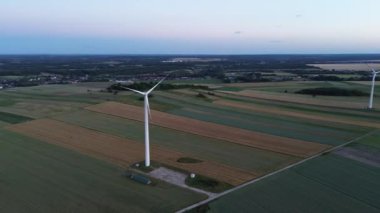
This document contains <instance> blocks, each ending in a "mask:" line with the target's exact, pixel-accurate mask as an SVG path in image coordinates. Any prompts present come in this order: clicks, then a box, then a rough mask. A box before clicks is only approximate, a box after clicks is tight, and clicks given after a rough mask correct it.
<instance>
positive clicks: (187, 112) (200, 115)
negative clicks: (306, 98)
mask: <svg viewBox="0 0 380 213" xmlns="http://www.w3.org/2000/svg"><path fill="white" fill-rule="evenodd" d="M217 97H218V98H219V99H220V100H223V101H226V100H231V99H232V100H233V101H239V102H242V103H254V104H256V105H259V106H261V107H265V108H273V107H277V108H278V110H279V111H281V110H288V109H289V108H291V109H292V110H293V108H295V106H296V107H298V108H299V107H301V106H300V105H299V104H298V105H295V106H292V105H289V104H284V103H277V102H273V101H263V100H253V99H248V98H241V97H238V98H237V97H235V96H231V95H229V96H228V97H226V96H220V95H219V94H218V95H217ZM155 98H157V99H158V98H159V100H160V101H161V102H166V101H167V102H169V103H170V104H172V105H179V106H182V107H181V108H179V107H177V108H175V109H171V110H169V111H167V112H168V113H170V114H175V115H180V116H185V117H189V118H195V119H198V120H203V121H207V122H212V123H218V124H222V125H226V126H232V127H236V128H240V129H247V130H251V131H259V132H263V133H266V134H271V135H277V136H282V137H288V138H295V139H298V140H305V141H311V142H317V143H322V144H330V145H337V144H341V143H343V142H344V141H347V140H350V139H352V138H355V137H357V136H359V135H361V134H364V133H366V132H367V131H369V128H366V127H359V128H358V127H357V126H353V125H337V124H336V123H334V122H324V121H315V120H310V119H299V118H295V117H291V116H283V115H281V116H278V115H275V114H272V113H263V112H255V111H252V110H245V109H239V108H236V107H224V106H220V105H218V104H216V103H217V102H209V101H199V100H198V102H196V101H195V100H192V99H191V97H188V96H183V95H182V96H180V95H177V94H175V95H173V94H162V93H159V96H156V97H155ZM187 99H190V100H187ZM176 100H178V101H176ZM318 110H320V108H316V107H313V108H310V107H307V108H301V109H300V110H298V109H297V110H296V111H297V112H300V113H301V114H310V113H311V112H313V113H315V112H314V111H317V112H319V111H318ZM326 111H327V112H329V109H326ZM322 112H325V111H322ZM358 112H359V111H358ZM355 113H356V111H355ZM336 114H338V113H336V112H329V113H327V115H325V116H335V115H336ZM360 114H361V112H360ZM347 115H348V118H351V117H352V116H354V115H356V114H354V113H353V112H352V111H349V112H348V113H347ZM366 116H367V117H368V118H370V119H371V121H376V118H374V117H373V113H371V114H368V113H367V114H366ZM360 117H364V116H363V115H360Z"/></svg>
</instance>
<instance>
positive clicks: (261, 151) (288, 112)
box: [0, 81, 380, 212]
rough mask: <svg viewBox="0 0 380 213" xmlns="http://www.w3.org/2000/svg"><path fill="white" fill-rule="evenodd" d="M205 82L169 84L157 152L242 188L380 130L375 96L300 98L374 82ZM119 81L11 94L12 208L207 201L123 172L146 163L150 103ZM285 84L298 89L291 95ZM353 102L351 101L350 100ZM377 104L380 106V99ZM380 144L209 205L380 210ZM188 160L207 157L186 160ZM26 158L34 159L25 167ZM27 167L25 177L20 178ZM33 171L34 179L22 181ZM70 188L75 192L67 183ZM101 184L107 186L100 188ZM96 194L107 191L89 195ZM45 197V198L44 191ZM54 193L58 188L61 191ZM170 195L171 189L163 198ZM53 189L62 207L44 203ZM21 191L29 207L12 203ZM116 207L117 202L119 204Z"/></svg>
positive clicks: (129, 208) (3, 96) (159, 115)
mask: <svg viewBox="0 0 380 213" xmlns="http://www.w3.org/2000/svg"><path fill="white" fill-rule="evenodd" d="M199 83H202V84H206V85H209V86H210V87H212V88H214V89H212V90H202V89H190V88H189V89H179V90H161V91H155V92H154V94H153V96H152V97H151V98H150V105H151V108H152V117H151V121H150V123H151V125H150V136H151V152H152V160H153V161H154V162H155V163H159V164H160V165H164V166H167V167H169V168H172V169H175V170H178V171H183V172H185V173H190V172H194V173H196V174H199V175H202V176H205V177H208V178H212V179H214V180H218V181H221V182H224V183H227V184H229V185H231V186H238V185H240V184H242V183H245V182H247V181H250V180H253V179H255V178H258V177H261V176H263V175H265V174H268V173H271V172H274V171H276V170H278V169H281V168H284V167H285V166H288V165H291V164H293V163H296V162H299V161H300V160H302V159H305V158H307V157H310V156H313V155H315V154H318V153H320V152H322V151H324V150H326V149H329V148H331V147H334V146H337V145H341V144H343V143H346V142H348V141H350V140H352V139H355V138H358V137H360V136H362V135H364V134H367V133H369V132H373V131H374V130H375V129H379V127H380V120H379V119H380V111H378V110H373V111H368V110H365V109H364V108H363V107H361V104H363V106H365V105H366V102H367V100H366V98H364V97H363V98H352V97H319V96H317V97H316V98H315V99H314V101H319V102H321V103H322V104H320V105H318V104H314V102H313V101H309V98H310V99H311V98H312V97H310V96H307V95H306V96H305V95H302V98H301V99H302V101H301V102H299V100H297V99H298V95H295V94H291V93H292V92H294V91H297V90H299V89H302V88H314V87H318V86H321V87H324V86H331V85H333V86H336V87H343V88H351V86H352V87H354V88H358V89H360V90H363V91H364V90H366V89H367V87H368V86H366V85H364V84H360V83H352V82H280V83H273V82H271V83H248V84H220V83H219V82H216V81H210V82H208V83H211V84H207V82H199ZM107 85H109V83H79V84H75V85H43V86H37V87H31V88H16V89H14V90H3V91H0V115H1V114H2V115H3V116H2V118H1V119H0V137H1V140H0V147H1V149H0V152H2V153H4V155H0V159H2V160H3V161H2V163H5V165H6V167H4V168H6V170H4V169H3V167H1V169H0V174H2V175H3V174H4V172H5V171H7V174H8V173H9V176H4V175H3V176H0V211H5V212H6V211H9V210H18V211H17V212H28V211H27V209H32V210H35V211H34V212H36V211H38V212H40V210H41V211H42V212H49V210H51V208H53V206H59V205H65V206H69V207H68V208H67V209H62V210H61V211H62V212H72V211H75V212H84V211H83V209H85V208H87V209H89V210H91V209H95V208H98V210H97V211H98V212H149V211H152V209H154V210H155V211H157V212H173V211H176V210H180V209H182V208H184V207H186V206H189V205H191V204H194V203H196V202H199V201H201V200H204V199H206V196H205V195H202V194H198V193H195V192H192V191H188V190H186V189H183V188H178V187H175V186H174V185H171V184H168V183H164V182H160V181H157V180H155V182H157V185H154V186H144V185H141V184H139V183H136V182H133V181H130V180H129V179H127V178H125V177H122V175H121V174H122V173H123V171H125V170H126V169H130V168H129V167H130V166H131V164H134V163H137V162H141V161H142V160H143V159H144V143H143V142H144V135H143V132H144V126H143V122H142V119H143V110H142V107H141V106H142V104H143V102H142V101H141V100H140V97H139V96H137V95H135V94H133V93H130V92H119V93H117V94H113V93H108V92H105V91H104V89H105V87H106V86H107ZM226 88H227V89H226ZM284 88H289V90H288V93H287V94H285V93H284V92H283V91H284V90H283V89H284ZM377 91H378V89H377ZM241 93H243V94H245V93H247V94H251V93H252V94H262V95H263V97H261V96H260V97H259V96H258V97H256V96H250V95H242V94H241ZM199 94H203V96H199ZM296 96H297V97H296ZM278 97H281V98H278ZM289 97H290V98H289ZM293 97H296V98H294V99H293ZM300 97H301V96H300ZM326 100H331V102H326ZM361 101H363V103H361ZM351 102H353V103H351ZM347 103H350V105H349V106H345V104H347ZM375 104H380V103H378V97H376V98H375ZM359 106H360V107H359ZM376 106H378V105H376ZM379 140H380V135H379V132H373V133H372V134H371V135H369V136H367V137H365V138H363V139H362V140H360V141H357V142H355V143H353V144H350V145H349V146H347V147H345V149H346V150H344V149H342V150H343V151H341V152H334V153H330V154H324V155H322V156H320V157H317V158H315V159H313V160H310V161H308V162H306V163H303V164H300V165H298V166H296V167H293V168H292V169H289V170H286V171H284V172H281V173H278V174H276V175H274V176H271V177H270V178H265V179H263V180H261V181H259V182H256V183H254V184H251V185H248V186H247V187H244V188H242V189H239V190H237V191H234V192H232V193H230V194H227V195H225V196H223V197H221V198H219V199H218V200H216V201H214V202H211V203H209V207H210V208H211V212H229V211H232V210H234V211H237V212H246V211H245V210H246V208H247V206H248V207H249V208H251V209H252V210H254V211H257V212H268V211H273V212H281V211H283V209H286V210H288V211H289V212H325V211H326V209H329V210H331V211H337V212H342V211H343V212H355V211H357V210H359V209H363V210H364V211H365V212H372V211H373V212H376V211H378V210H379V209H380V207H379V206H378V204H377V203H376V200H374V199H373V198H375V197H379V194H378V193H377V191H378V190H375V189H378V188H379V187H380V186H379V185H378V183H376V181H375V180H377V179H379V176H380V174H379V168H377V167H376V166H373V165H377V164H376V162H377V161H376V159H369V160H368V159H367V158H370V157H371V156H376V155H378V153H379V152H380V151H379V150H380V148H379V143H378V141H379ZM2 148H4V149H2ZM15 153H19V154H16V155H15ZM347 153H348V154H352V153H353V154H356V156H354V157H349V156H348V154H347ZM180 158H190V159H196V160H198V161H199V162H198V163H180V162H177V160H178V159H180ZM361 158H365V159H364V160H361ZM8 159H9V160H8ZM28 160H29V161H28ZM26 161H28V162H26ZM42 161H44V162H42ZM24 162H25V167H24V166H21V165H19V164H23V163H24ZM34 162H36V163H34ZM368 162H369V163H368ZM0 164H1V163H0ZM77 165H78V166H77ZM75 166H77V167H76V168H73V167H75ZM85 168H86V169H85ZM67 170H70V171H67ZM95 170H96V171H95ZM39 173H41V176H39ZM17 174H19V175H20V176H19V177H18V178H15V179H14V180H13V179H12V176H14V175H17ZM358 174H360V175H358ZM361 174H366V175H361ZM26 176H27V177H30V178H20V177H26ZM82 176H83V177H82ZM46 177H52V178H53V180H50V179H47V178H46ZM346 177H350V178H351V179H350V180H347V178H346ZM25 179H27V181H26V182H25V183H23V182H22V181H23V180H25ZM47 180H49V181H47ZM342 180H343V181H342ZM61 182H62V186H60V185H59V184H60V183H61ZM7 183H11V184H7ZM362 183H363V184H362ZM54 185H56V186H57V187H56V188H54V187H53V186H54ZM65 185H67V186H68V189H67V190H62V189H63V186H65ZM96 185H99V187H98V188H96V187H93V186H96ZM352 185H353V186H352ZM350 186H351V187H352V188H349V187H350ZM23 187H25V188H23ZM38 187H40V188H38ZM3 188H4V193H2V192H3ZM76 188H78V189H77V190H76ZM44 189H46V190H44ZM18 190H19V191H20V192H21V193H25V197H20V198H17V199H16V198H15V197H16V196H17V194H16V193H14V194H12V196H13V197H12V196H11V197H9V198H7V197H6V193H5V192H9V193H10V192H11V191H16V192H17V191H18ZM59 190H60V191H61V192H59V193H57V191H59ZM86 190H89V191H90V192H91V194H95V195H96V196H94V197H91V196H90V194H84V193H85V192H86ZM135 191H139V193H137V194H136V192H135ZM140 192H141V193H140ZM33 193H35V194H36V196H35V197H33V198H32V195H33ZM52 193H53V194H55V193H57V194H56V196H51V197H50V194H52ZM143 193H146V195H144V194H143ZM161 193H162V194H165V196H162V197H160V194H161ZM135 194H136V196H135ZM133 196H135V197H134V198H132V197H133ZM145 196H146V199H148V200H150V199H155V197H157V200H155V201H154V202H151V203H150V204H149V205H144V204H143V203H142V202H140V200H142V199H144V197H145ZM2 197H4V199H2ZM47 197H49V199H50V200H51V202H50V203H52V204H51V205H45V204H43V203H42V201H43V200H44V199H45V198H46V199H48V198H47ZM66 197H72V198H70V199H66ZM158 197H159V198H158ZM177 197H178V198H177ZM11 199H14V200H17V202H19V203H21V205H19V206H17V205H16V204H15V203H14V202H13V203H12V202H9V201H10V200H11ZM126 199H130V202H129V201H126ZM169 199H173V200H175V201H176V203H174V201H173V200H171V201H167V200H169ZM177 200H179V201H178V202H177ZM83 203H84V204H83ZM131 203H132V204H131ZM160 203H166V204H167V205H166V204H165V205H164V204H160ZM3 204H4V205H3ZM333 204H335V205H333ZM41 205H42V206H41ZM109 205H110V206H112V207H114V209H108V207H109ZM281 206H282V207H283V208H281ZM2 208H3V209H2ZM37 209H39V210H37ZM97 211H94V212H97ZM32 212H33V211H32Z"/></svg>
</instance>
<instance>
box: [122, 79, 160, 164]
mask: <svg viewBox="0 0 380 213" xmlns="http://www.w3.org/2000/svg"><path fill="white" fill-rule="evenodd" d="M165 78H166V77H165ZM165 78H163V79H162V80H161V81H159V82H158V83H157V84H156V85H154V87H152V88H151V89H150V90H148V91H146V92H141V91H138V90H134V89H131V88H128V87H122V88H124V89H127V90H130V91H132V92H135V93H138V94H140V95H143V96H144V124H145V166H146V167H149V166H150V147H149V117H150V107H149V99H148V97H149V94H150V93H151V92H152V91H153V90H154V89H155V88H156V87H157V86H158V85H159V84H161V82H162V81H164V80H165Z"/></svg>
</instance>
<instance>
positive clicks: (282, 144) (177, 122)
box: [86, 102, 329, 157]
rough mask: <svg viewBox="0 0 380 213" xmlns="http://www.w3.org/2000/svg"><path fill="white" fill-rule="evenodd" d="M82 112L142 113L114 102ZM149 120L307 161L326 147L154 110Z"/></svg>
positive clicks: (134, 115)
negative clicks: (308, 157) (305, 158)
mask: <svg viewBox="0 0 380 213" xmlns="http://www.w3.org/2000/svg"><path fill="white" fill-rule="evenodd" d="M86 109H87V110H91V111H95V112H100V113H105V114H109V115H114V116H119V117H123V118H128V119H132V120H138V121H142V120H143V110H142V109H141V108H139V107H136V106H131V105H126V104H121V103H116V102H106V103H102V104H98V105H93V106H89V107H86ZM152 117H153V118H152V120H151V123H152V124H154V125H158V126H163V127H166V128H171V129H176V130H179V131H183V132H189V133H192V134H197V135H202V136H206V137H211V138H217V139H221V140H226V141H230V142H233V143H237V144H241V145H245V146H250V147H255V148H260V149H265V150H271V151H274V152H280V153H284V154H289V155H293V156H298V157H307V156H310V155H313V154H316V153H319V152H321V151H323V150H325V149H326V148H328V147H329V146H326V145H322V144H317V143H312V142H306V141H300V140H295V139H290V138H284V137H278V136H272V135H267V134H263V133H258V132H252V131H248V130H243V129H238V128H233V127H228V126H224V125H219V124H214V123H209V122H204V121H199V120H194V119H190V118H185V117H180V116H175V115H171V114H168V113H163V112H159V111H154V110H152Z"/></svg>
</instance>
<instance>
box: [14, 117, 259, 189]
mask: <svg viewBox="0 0 380 213" xmlns="http://www.w3.org/2000/svg"><path fill="white" fill-rule="evenodd" d="M7 129H9V130H11V131H14V132H17V133H20V134H25V135H27V136H29V137H33V138H36V139H39V140H42V141H45V142H48V143H52V144H56V145H59V146H63V147H66V148H69V149H72V150H76V151H79V152H81V153H84V154H87V155H90V156H92V157H97V158H100V159H103V160H107V161H110V162H112V163H115V164H118V165H120V166H123V167H128V166H129V165H131V164H133V163H136V162H140V161H141V160H143V159H144V145H143V144H140V143H137V142H134V141H130V140H126V139H122V138H119V137H115V136H112V135H107V134H104V133H100V132H97V131H93V130H89V129H85V128H81V127H78V126H74V125H69V124H65V123H63V122H59V121H54V120H50V119H41V120H34V121H31V122H27V123H23V124H17V125H12V126H9V127H7ZM151 154H152V160H156V161H158V162H160V163H163V164H167V165H170V166H173V167H176V168H180V169H183V170H186V171H193V172H196V173H198V174H202V175H205V176H208V177H212V178H215V179H218V180H220V181H223V182H226V183H229V184H231V185H238V184H241V183H244V182H246V181H248V180H249V179H252V178H254V177H256V176H257V175H256V174H255V173H253V172H248V171H243V170H239V169H235V168H233V167H228V166H224V165H222V164H217V163H213V162H209V161H205V162H201V163H199V164H181V163H179V162H177V160H178V159H179V158H181V157H189V156H185V155H183V154H182V153H179V152H174V151H171V150H168V149H163V148H161V147H158V146H155V145H152V153H151ZM190 157H191V156H190Z"/></svg>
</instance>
